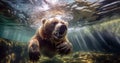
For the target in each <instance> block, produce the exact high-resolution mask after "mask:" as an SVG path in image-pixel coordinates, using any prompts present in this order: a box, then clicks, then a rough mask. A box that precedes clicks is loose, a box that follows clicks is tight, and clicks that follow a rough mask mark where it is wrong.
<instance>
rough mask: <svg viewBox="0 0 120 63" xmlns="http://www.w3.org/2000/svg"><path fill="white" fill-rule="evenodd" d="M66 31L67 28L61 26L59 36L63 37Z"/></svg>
mask: <svg viewBox="0 0 120 63" xmlns="http://www.w3.org/2000/svg"><path fill="white" fill-rule="evenodd" d="M66 30H67V26H66V25H61V27H60V29H59V34H60V35H63V34H64V33H65V31H66Z"/></svg>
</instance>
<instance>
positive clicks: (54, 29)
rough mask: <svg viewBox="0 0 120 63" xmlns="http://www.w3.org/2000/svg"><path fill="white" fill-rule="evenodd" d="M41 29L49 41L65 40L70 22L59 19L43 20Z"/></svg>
mask: <svg viewBox="0 0 120 63" xmlns="http://www.w3.org/2000/svg"><path fill="white" fill-rule="evenodd" d="M41 29H42V34H43V35H42V36H44V37H45V38H47V39H48V38H52V39H62V38H65V36H66V34H67V29H68V22H65V21H63V20H61V19H57V18H51V19H43V20H42V28H41Z"/></svg>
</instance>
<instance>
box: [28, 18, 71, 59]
mask: <svg viewBox="0 0 120 63" xmlns="http://www.w3.org/2000/svg"><path fill="white" fill-rule="evenodd" d="M67 29H68V22H65V21H63V20H60V19H57V18H51V19H43V20H42V25H41V27H40V28H39V29H38V30H37V32H36V33H35V35H34V36H33V37H32V39H31V40H30V41H29V44H28V53H29V58H30V60H32V61H37V60H38V59H39V57H40V55H41V54H43V55H44V56H47V57H49V58H52V57H53V56H54V55H56V54H60V55H66V54H69V53H70V52H71V51H72V44H71V43H70V42H69V40H68V38H67Z"/></svg>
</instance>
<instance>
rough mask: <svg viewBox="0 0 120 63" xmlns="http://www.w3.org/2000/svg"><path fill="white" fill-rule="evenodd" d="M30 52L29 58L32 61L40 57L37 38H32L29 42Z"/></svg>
mask: <svg viewBox="0 0 120 63" xmlns="http://www.w3.org/2000/svg"><path fill="white" fill-rule="evenodd" d="M28 53H29V59H30V60H31V61H33V62H34V61H37V60H39V57H40V46H39V42H38V40H37V39H32V40H30V42H29V44H28Z"/></svg>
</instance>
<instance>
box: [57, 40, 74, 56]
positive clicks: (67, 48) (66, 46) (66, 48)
mask: <svg viewBox="0 0 120 63" xmlns="http://www.w3.org/2000/svg"><path fill="white" fill-rule="evenodd" d="M56 48H57V51H58V53H59V54H60V55H66V54H69V53H70V52H71V51H72V44H71V43H69V42H61V43H59V44H57V45H56Z"/></svg>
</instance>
